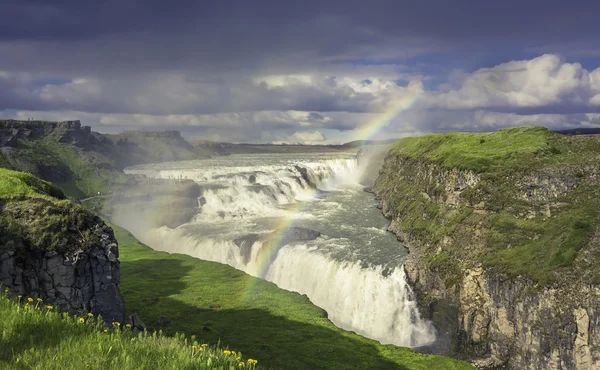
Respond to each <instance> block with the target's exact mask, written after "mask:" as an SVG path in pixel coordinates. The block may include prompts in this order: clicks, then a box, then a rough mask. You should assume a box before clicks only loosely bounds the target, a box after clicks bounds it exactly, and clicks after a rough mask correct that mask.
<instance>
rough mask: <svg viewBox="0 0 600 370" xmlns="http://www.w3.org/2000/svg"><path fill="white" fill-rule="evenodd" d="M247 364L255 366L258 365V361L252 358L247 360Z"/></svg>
mask: <svg viewBox="0 0 600 370" xmlns="http://www.w3.org/2000/svg"><path fill="white" fill-rule="evenodd" d="M248 363H249V364H257V363H258V360H255V359H253V358H249V359H248Z"/></svg>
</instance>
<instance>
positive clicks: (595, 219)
mask: <svg viewBox="0 0 600 370" xmlns="http://www.w3.org/2000/svg"><path fill="white" fill-rule="evenodd" d="M599 158H600V141H599V138H598V137H596V136H591V135H590V136H583V135H582V136H564V135H559V134H555V133H552V132H550V131H548V130H547V129H545V128H541V127H522V128H515V129H505V130H499V131H497V132H492V133H445V134H432V135H425V136H423V137H420V138H407V139H403V140H401V141H399V142H398V143H397V144H396V145H395V146H394V148H393V149H392V150H391V151H390V153H389V156H388V158H387V160H386V164H385V165H384V168H383V171H382V174H381V175H380V177H379V179H378V181H377V184H376V190H377V192H378V193H379V194H380V196H382V198H383V199H384V200H385V201H386V202H387V203H388V208H389V209H390V211H391V213H392V216H393V217H394V219H395V220H397V223H398V225H397V226H398V229H399V230H401V231H404V232H407V233H408V234H409V235H410V236H412V237H414V238H415V239H416V240H418V241H420V242H422V243H421V244H423V245H424V248H422V249H423V251H424V253H425V254H424V260H425V262H426V263H427V264H428V265H429V266H430V267H431V268H434V269H437V270H440V271H441V272H443V275H445V276H446V282H447V284H448V285H452V284H455V283H457V282H458V281H459V279H460V274H461V266H462V267H470V266H474V265H477V264H483V265H484V266H486V267H488V269H490V270H495V271H497V272H499V273H503V274H506V275H509V276H526V277H528V278H530V279H532V280H534V281H537V282H539V283H542V284H546V283H551V282H553V281H556V279H557V277H559V276H560V273H564V272H569V271H571V272H572V271H573V268H572V266H573V265H574V263H575V261H576V260H577V257H578V256H579V255H580V252H581V251H582V249H584V248H587V247H588V246H589V245H590V242H591V241H592V240H593V236H594V233H595V231H596V230H597V228H598V224H599V213H598V210H599V207H600V203H599V199H600V193H599V189H600V186H599V184H598V180H597V174H596V172H595V171H597V164H598V160H599ZM452 169H458V170H461V171H462V173H463V174H467V173H469V171H470V173H472V174H474V176H478V178H479V180H478V181H476V183H474V184H473V185H472V186H467V187H466V188H464V189H459V191H460V196H459V199H458V201H457V202H453V204H449V203H448V202H447V199H446V198H447V196H448V194H449V193H452V192H454V191H455V190H456V189H449V188H447V186H448V184H449V183H448V181H450V180H449V179H450V178H452V176H453V175H452V176H451V175H449V173H450V172H449V171H451V170H452ZM527 176H529V177H536V176H537V177H538V178H539V179H540V180H539V184H538V187H543V186H546V185H547V186H548V188H549V189H553V187H558V188H561V187H566V188H568V189H569V190H565V191H562V192H561V191H558V192H557V195H556V196H548V199H541V200H540V199H537V200H530V199H526V198H527V197H526V196H524V194H523V189H522V188H521V187H520V186H519V183H521V182H524V181H526V180H525V177H527ZM544 184H546V185H544ZM534 191H536V189H535V188H532V189H531V192H534ZM427 246H428V247H427ZM597 261H600V256H599V255H598V253H588V254H587V255H586V258H585V259H581V261H578V263H577V266H578V269H577V270H578V271H577V273H581V274H584V275H586V276H587V277H588V278H589V279H592V280H597V279H598V278H600V274H598V273H597V272H596V271H595V269H594V267H593V266H594V264H595V263H596V262H597Z"/></svg>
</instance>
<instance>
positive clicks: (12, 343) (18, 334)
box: [0, 320, 83, 363]
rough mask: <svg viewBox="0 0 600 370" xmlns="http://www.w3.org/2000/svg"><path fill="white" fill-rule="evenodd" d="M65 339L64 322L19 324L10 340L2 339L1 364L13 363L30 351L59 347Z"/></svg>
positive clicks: (72, 334) (76, 334) (0, 342)
mask: <svg viewBox="0 0 600 370" xmlns="http://www.w3.org/2000/svg"><path fill="white" fill-rule="evenodd" d="M68 335H69V336H72V337H79V336H82V335H83V333H73V332H70V333H69V334H68ZM64 339H65V324H64V322H63V321H62V320H57V321H54V322H43V323H22V324H19V325H17V327H16V328H15V330H14V334H13V335H11V337H10V340H5V339H1V338H0V362H2V361H6V362H8V363H12V361H13V360H14V359H16V358H17V357H18V356H19V355H20V354H22V353H23V352H25V351H27V350H30V349H34V348H35V349H48V348H53V347H58V346H59V345H60V343H61V342H62V341H63V340H64Z"/></svg>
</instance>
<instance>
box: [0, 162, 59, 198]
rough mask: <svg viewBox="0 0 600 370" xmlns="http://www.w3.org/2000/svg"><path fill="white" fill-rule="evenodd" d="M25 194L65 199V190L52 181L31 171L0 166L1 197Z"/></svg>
mask: <svg viewBox="0 0 600 370" xmlns="http://www.w3.org/2000/svg"><path fill="white" fill-rule="evenodd" d="M24 195H47V196H50V197H54V198H58V199H64V198H65V196H64V194H63V192H62V191H61V190H60V189H59V188H57V187H56V186H54V185H52V184H51V183H49V182H47V181H44V180H40V179H39V178H37V177H35V176H33V175H32V174H30V173H26V172H18V171H11V170H8V169H3V168H0V198H5V197H21V196H24Z"/></svg>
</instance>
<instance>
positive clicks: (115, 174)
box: [16, 136, 127, 198]
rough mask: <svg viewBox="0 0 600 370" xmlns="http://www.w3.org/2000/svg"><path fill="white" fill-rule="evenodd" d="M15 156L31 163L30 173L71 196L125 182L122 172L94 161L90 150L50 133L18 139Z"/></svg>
mask: <svg viewBox="0 0 600 370" xmlns="http://www.w3.org/2000/svg"><path fill="white" fill-rule="evenodd" d="M16 155H18V158H19V159H21V160H22V161H23V162H26V163H29V164H32V165H33V166H32V167H33V168H34V169H33V170H32V172H34V173H36V172H37V173H36V174H37V175H39V176H41V177H43V178H45V179H48V180H50V181H52V182H53V183H55V184H56V185H57V186H59V187H60V188H62V189H63V190H64V192H65V194H67V195H68V196H71V197H74V198H79V197H85V196H92V195H95V194H97V193H98V192H101V193H106V192H108V191H110V190H113V189H114V188H116V187H118V186H120V185H123V184H125V183H127V176H126V175H125V174H124V173H123V172H122V171H120V170H118V169H116V168H113V167H112V166H111V165H110V164H107V163H95V161H96V159H95V157H94V156H95V155H94V153H93V152H85V151H83V149H81V148H77V147H75V146H73V145H69V144H64V143H60V142H58V141H57V140H56V138H54V137H51V136H48V137H44V138H41V139H38V140H34V141H21V142H20V143H19V149H18V151H17V152H16ZM26 168H27V165H26Z"/></svg>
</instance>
